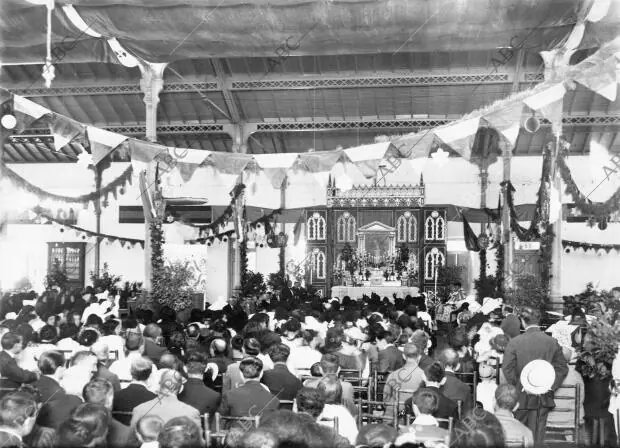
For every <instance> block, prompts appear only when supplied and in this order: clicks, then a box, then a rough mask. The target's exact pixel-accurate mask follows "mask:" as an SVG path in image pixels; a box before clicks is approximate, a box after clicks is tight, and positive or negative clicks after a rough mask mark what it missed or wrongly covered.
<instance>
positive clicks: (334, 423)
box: [319, 417, 339, 434]
mask: <svg viewBox="0 0 620 448" xmlns="http://www.w3.org/2000/svg"><path fill="white" fill-rule="evenodd" d="M321 422H325V423H326V422H332V428H333V429H334V432H335V433H336V434H338V429H339V427H338V417H332V418H327V417H321V418H319V423H321Z"/></svg>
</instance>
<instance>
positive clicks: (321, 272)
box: [312, 249, 326, 280]
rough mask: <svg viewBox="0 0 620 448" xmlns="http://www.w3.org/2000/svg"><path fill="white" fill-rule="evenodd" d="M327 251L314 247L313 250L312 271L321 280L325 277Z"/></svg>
mask: <svg viewBox="0 0 620 448" xmlns="http://www.w3.org/2000/svg"><path fill="white" fill-rule="evenodd" d="M325 261H326V258H325V252H323V251H322V250H319V249H314V250H313V251H312V273H313V274H314V277H315V278H317V279H319V280H324V279H325V271H326V267H325Z"/></svg>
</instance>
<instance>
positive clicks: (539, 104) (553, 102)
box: [523, 83, 566, 133]
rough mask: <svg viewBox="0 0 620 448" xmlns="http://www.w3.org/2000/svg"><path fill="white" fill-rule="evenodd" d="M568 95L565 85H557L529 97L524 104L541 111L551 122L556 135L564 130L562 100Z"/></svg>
mask: <svg viewBox="0 0 620 448" xmlns="http://www.w3.org/2000/svg"><path fill="white" fill-rule="evenodd" d="M565 93H566V87H564V83H560V84H556V85H554V86H552V87H549V88H548V89H545V90H543V91H541V92H539V93H536V94H534V95H532V96H529V97H527V98H525V99H524V100H523V102H524V103H525V104H526V105H527V106H528V107H529V108H530V109H532V110H536V111H539V112H540V113H541V114H542V115H543V117H545V118H546V119H548V120H549V121H550V122H551V126H552V128H553V131H554V133H557V132H560V131H561V129H562V104H563V102H562V100H563V99H564V94H565Z"/></svg>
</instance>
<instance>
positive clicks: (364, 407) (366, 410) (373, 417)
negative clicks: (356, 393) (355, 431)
mask: <svg viewBox="0 0 620 448" xmlns="http://www.w3.org/2000/svg"><path fill="white" fill-rule="evenodd" d="M355 402H356V404H357V425H358V427H362V425H364V424H366V425H369V424H371V423H385V424H386V425H391V426H393V427H394V428H396V426H397V423H398V418H397V416H398V414H397V412H398V406H397V403H396V402H390V403H388V402H384V401H375V400H363V399H359V400H356V401H355ZM390 409H391V411H390ZM386 410H387V411H388V414H386V413H385V412H386Z"/></svg>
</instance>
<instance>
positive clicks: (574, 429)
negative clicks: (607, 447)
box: [545, 384, 605, 445]
mask: <svg viewBox="0 0 620 448" xmlns="http://www.w3.org/2000/svg"><path fill="white" fill-rule="evenodd" d="M553 398H554V401H555V404H556V406H555V408H553V409H552V410H551V411H550V412H549V416H548V417H547V427H546V428H547V431H546V434H547V435H561V436H565V435H566V434H567V433H570V435H572V437H573V440H572V443H574V444H575V445H577V444H578V443H579V422H580V418H581V416H580V415H579V408H580V404H579V403H580V401H581V386H580V385H579V384H575V385H571V386H560V387H559V388H558V390H556V391H555V394H554V397H553ZM554 417H555V418H557V417H564V419H567V420H569V422H570V423H567V424H566V425H560V426H554V425H552V424H551V423H549V421H553V419H554ZM601 426H602V427H601ZM594 429H595V430H599V429H600V430H601V431H602V430H604V425H599V427H598V428H594ZM592 434H593V439H595V440H596V439H597V435H598V434H600V435H601V439H600V440H601V441H602V440H603V439H604V434H605V433H604V432H598V431H594V432H593V433H592ZM595 440H593V441H592V443H593V444H594V441H595ZM549 442H551V443H553V442H556V443H558V442H561V443H566V440H557V439H555V440H554V439H548V438H547V437H545V443H549Z"/></svg>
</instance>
